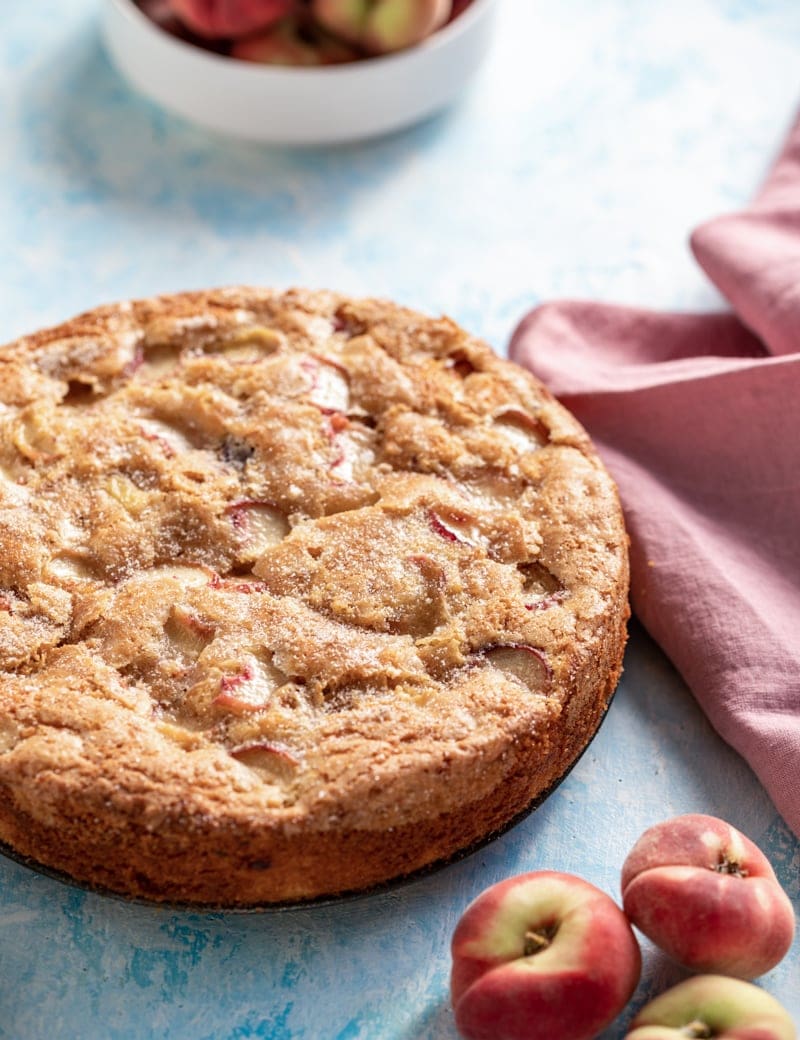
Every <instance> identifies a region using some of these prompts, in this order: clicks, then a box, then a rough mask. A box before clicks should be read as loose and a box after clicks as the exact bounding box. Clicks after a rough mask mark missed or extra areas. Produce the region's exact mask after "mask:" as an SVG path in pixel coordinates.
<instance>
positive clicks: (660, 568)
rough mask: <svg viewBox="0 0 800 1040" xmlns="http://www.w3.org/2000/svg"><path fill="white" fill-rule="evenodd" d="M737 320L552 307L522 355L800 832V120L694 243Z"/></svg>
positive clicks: (654, 619)
mask: <svg viewBox="0 0 800 1040" xmlns="http://www.w3.org/2000/svg"><path fill="white" fill-rule="evenodd" d="M692 248H693V250H694V253H695V256H696V257H697V259H698V261H699V262H700V264H701V265H702V266H703V268H704V269H705V271H706V273H707V274H708V275H709V276H710V277H711V279H712V280H713V281H714V282H715V283H716V285H717V286H718V288H719V289H720V290H721V291H722V293H723V294H724V295H726V296H727V298H728V300H729V301H730V303H731V305H732V307H733V310H734V312H735V313H734V314H728V313H719V314H699V315H689V314H658V313H653V312H649V311H644V310H636V309H631V308H624V307H615V306H607V305H603V304H597V303H581V302H574V301H566V302H560V303H559V302H556V303H551V304H546V305H543V306H541V307H539V308H537V309H536V310H534V311H533V312H532V313H530V314H529V315H528V316H527V317H525V318H524V319H523V320H522V322H521V323H520V325H519V326H518V328H517V329H516V331H515V333H514V335H513V337H512V342H511V347H510V355H511V357H512V358H513V359H514V360H515V361H517V362H518V363H520V364H523V365H526V366H528V367H529V368H531V369H532V370H533V371H534V372H535V373H536V374H537V375H538V376H539V377H540V378H541V379H542V380H543V381H544V382H545V383H546V384H547V385H548V386H549V387H550V389H551V390H552V391H553V392H554V393H555V394H556V396H557V397H559V398H560V399H561V400H562V401H563V402H564V404H565V405H566V406H567V407H568V408H569V409H570V410H571V411H572V412H573V413H574V414H575V415H577V417H578V418H579V419H580V420H581V421H582V422H583V424H584V425H585V426H586V428H587V429H588V431H589V433H590V434H591V436H592V438H593V440H594V441H595V444H596V445H597V447H598V449H599V450H600V453H601V455H602V456H603V457H604V459H605V461H606V463H607V465H608V467H609V469H610V470H611V472H612V474H613V475H614V477H615V478H616V481H617V484H618V486H619V490H620V496H621V498H622V503H623V507H624V509H625V514H626V520H627V524H628V530H629V533H630V536H631V602H632V606H633V610H634V612H635V614H636V615H637V616H638V618H639V619H640V620H641V622H642V623H643V624H644V626H645V627H646V628H647V630H648V631H649V632H650V634H651V635H652V636H653V638H654V639H655V640H656V641H657V642H658V643H659V644H660V645H661V647H662V648H663V649H664V651H665V652H666V653H667V655H668V656H669V657H670V658H671V660H672V661H673V663H674V664H675V666H676V667H677V668H678V670H679V671H680V672H681V674H682V675H683V677H684V678H685V680H686V682H687V683H688V685H689V686H690V688H691V689H692V691H693V692H694V694H695V696H696V698H697V700H698V701H699V703H700V705H701V706H702V707H703V709H704V711H705V712H706V714H707V716H708V718H709V719H710V720H711V723H712V725H713V726H714V727H715V728H716V730H717V731H718V732H719V733H720V735H721V736H722V737H723V738H724V739H725V740H726V741H727V742H728V743H729V744H731V745H732V746H733V747H734V748H736V749H737V750H738V751H739V753H740V754H741V755H742V756H743V757H744V758H745V759H746V760H747V761H748V762H749V763H750V765H751V766H752V768H753V769H754V771H755V773H756V774H757V775H758V777H759V778H760V780H761V782H762V783H763V784H764V786H765V788H766V789H767V791H768V792H769V793H770V795H771V797H772V799H773V801H774V803H775V805H776V807H777V808H778V810H779V812H781V814H782V815H783V816H784V818H785V820H786V821H787V823H788V824H789V825H790V827H791V828H792V829H793V830H794V832H795V833H796V834H797V835H798V836H800V120H798V122H797V124H796V125H795V127H794V129H793V130H792V132H791V134H790V137H789V141H788V143H787V145H786V147H785V149H784V151H783V153H782V154H781V156H780V157H779V159H778V161H777V163H776V164H775V166H774V168H773V170H772V172H771V173H770V175H769V177H768V178H767V182H766V184H765V186H764V188H763V189H762V191H761V193H760V194H759V195H758V197H757V198H756V200H755V202H754V203H753V204H752V205H751V206H750V207H749V208H748V209H747V210H746V211H744V212H742V213H738V214H735V215H732V216H724V217H720V218H718V219H715V220H712V221H710V222H709V223H707V224H704V225H703V226H702V227H700V228H699V229H697V231H695V233H694V235H693V236H692Z"/></svg>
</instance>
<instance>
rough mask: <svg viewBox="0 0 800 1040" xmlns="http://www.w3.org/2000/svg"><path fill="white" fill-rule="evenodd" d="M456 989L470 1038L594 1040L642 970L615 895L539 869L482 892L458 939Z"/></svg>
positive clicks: (460, 1019)
mask: <svg viewBox="0 0 800 1040" xmlns="http://www.w3.org/2000/svg"><path fill="white" fill-rule="evenodd" d="M452 958H453V968H452V974H451V978H450V993H451V998H452V1002H453V1009H454V1011H455V1021H456V1027H457V1028H458V1030H459V1032H460V1033H461V1035H462V1036H463V1037H465V1038H466V1040H527V1038H530V1037H534V1036H536V1037H552V1038H558V1040H591V1038H593V1037H595V1036H596V1035H597V1033H598V1032H599V1031H600V1030H601V1029H603V1028H604V1027H605V1026H606V1025H608V1023H609V1022H611V1021H612V1020H613V1019H614V1018H616V1016H617V1015H618V1014H619V1012H620V1011H621V1010H622V1008H623V1007H624V1006H625V1004H626V1003H627V1001H628V1000H629V998H630V996H631V994H632V993H633V991H634V989H635V988H636V984H637V982H638V980H639V975H640V972H641V954H640V952H639V945H638V943H637V942H636V938H635V936H634V934H633V931H632V929H631V927H630V925H629V923H628V921H627V919H626V917H625V915H624V914H623V912H622V911H621V910H620V908H619V907H618V906H617V905H616V903H615V902H614V901H613V899H611V898H610V896H607V895H606V894H605V893H604V892H601V891H600V889H598V888H595V887H594V885H591V884H589V882H588V881H584V880H582V879H581V878H578V877H574V876H573V875H571V874H562V873H559V872H557V871H552V870H541V871H534V872H533V873H530V874H521V875H519V876H518V877H513V878H509V879H508V880H506V881H502V882H500V883H499V884H497V885H493V886H492V887H491V888H489V889H487V890H486V891H485V892H483V893H482V894H481V895H480V896H478V898H477V899H476V900H475V901H474V902H473V903H471V904H470V906H468V907H467V909H466V910H465V912H464V914H463V916H462V917H461V920H460V921H459V922H458V925H457V927H456V930H455V932H454V934H453V941H452Z"/></svg>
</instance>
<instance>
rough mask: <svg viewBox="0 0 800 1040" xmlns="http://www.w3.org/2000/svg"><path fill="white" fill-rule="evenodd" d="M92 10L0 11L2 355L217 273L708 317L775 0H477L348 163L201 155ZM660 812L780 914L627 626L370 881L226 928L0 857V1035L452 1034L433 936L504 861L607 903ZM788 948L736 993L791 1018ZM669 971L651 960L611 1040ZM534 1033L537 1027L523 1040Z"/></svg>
mask: <svg viewBox="0 0 800 1040" xmlns="http://www.w3.org/2000/svg"><path fill="white" fill-rule="evenodd" d="M98 3H99V0H33V2H31V3H29V4H14V5H13V9H11V8H12V5H10V4H8V5H5V6H4V8H3V15H4V25H3V31H2V34H0V142H2V143H1V144H0V229H2V234H1V235H0V302H2V305H3V306H2V309H1V310H0V325H1V326H2V328H0V340H5V339H10V338H11V337H13V336H14V335H17V334H20V333H23V332H25V331H29V330H31V329H33V328H36V327H38V326H41V325H43V324H47V323H49V322H54V321H57V320H61V319H63V318H66V317H68V316H70V315H72V314H73V313H75V312H77V311H79V310H81V309H84V308H87V307H91V306H93V305H95V304H97V303H100V302H104V301H107V300H113V299H119V298H122V297H130V296H135V295H142V294H147V293H151V292H157V291H166V290H173V289H184V288H192V287H201V286H205V285H218V284H224V283H234V282H251V283H264V284H271V285H277V286H284V285H290V284H301V285H309V286H330V287H333V288H338V289H342V290H345V291H349V292H354V293H371V294H383V295H388V296H392V297H394V298H396V299H398V300H400V301H402V302H404V303H407V304H409V305H412V306H417V307H420V308H422V309H424V310H428V311H432V312H441V311H446V312H448V313H449V314H451V315H452V316H453V317H454V318H456V319H457V320H459V321H461V322H462V323H464V324H466V325H468V326H470V327H471V328H472V329H473V330H475V331H476V332H478V333H480V334H482V335H484V336H485V337H486V338H488V339H489V340H490V342H492V343H493V344H494V345H495V346H496V347H497V349H498V350H501V351H502V350H503V349H504V348H505V344H506V342H507V339H508V336H509V333H510V331H511V330H512V328H513V326H514V324H515V322H516V321H517V320H518V319H519V318H520V317H521V315H522V314H523V313H524V312H525V310H526V309H527V308H528V307H529V306H530V305H532V304H533V303H535V302H536V301H537V300H539V299H546V298H551V297H553V296H563V295H579V296H590V297H597V298H604V299H609V300H617V301H621V302H629V303H639V304H642V305H651V306H661V307H677V308H681V309H692V308H698V307H708V306H716V305H717V304H718V300H717V298H716V297H715V295H714V293H713V291H712V290H711V289H710V288H709V287H708V285H707V284H706V283H705V281H704V280H703V278H702V276H701V274H700V273H699V272H698V271H697V270H696V268H695V267H694V265H693V263H692V261H691V259H690V257H689V254H688V252H687V250H686V245H685V240H686V235H687V232H688V231H689V229H690V228H691V227H692V226H693V225H694V224H695V223H696V222H698V221H699V220H702V219H704V218H705V217H708V216H711V215H714V214H716V213H718V212H721V211H723V210H727V209H730V208H733V207H736V206H737V205H739V204H741V203H742V202H744V201H745V199H746V198H747V197H748V196H749V195H750V194H751V193H752V191H753V190H754V188H755V186H756V184H757V183H758V181H759V179H760V177H761V176H762V174H763V172H764V170H765V167H766V165H767V163H768V161H769V160H770V158H771V156H772V154H773V153H774V150H775V148H776V147H777V145H778V144H779V142H780V140H781V137H782V135H783V133H784V131H785V129H786V128H787V126H788V124H789V121H790V119H791V117H792V115H793V112H794V110H795V107H796V106H797V104H798V101H800V75H799V74H798V73H800V58H799V57H798V55H800V5H797V4H795V3H792V2H790V0H675V2H672V3H669V4H663V3H649V2H641V0H564V2H559V3H551V4H545V3H540V2H529V0H502V6H501V19H500V24H499V32H498V35H497V39H496V41H495V46H494V49H493V52H492V55H491V58H490V61H489V63H488V64H487V66H486V67H485V69H484V71H483V72H482V74H481V76H480V77H479V80H478V81H477V82H476V83H475V84H474V86H473V88H472V89H471V90H470V91H469V92H468V93H467V94H466V95H465V97H464V98H463V100H462V102H461V103H460V104H459V105H457V106H456V107H455V108H454V109H453V110H452V111H451V112H449V113H448V114H446V115H443V116H440V117H438V118H436V119H434V120H432V121H430V122H428V123H427V124H426V125H423V126H421V127H418V128H417V129H415V130H413V131H409V132H406V133H402V134H398V135H395V136H393V137H390V138H387V139H384V140H380V141H377V142H373V143H370V144H365V145H358V146H351V147H344V148H338V149H331V150H310V151H305V152H288V151H282V150H278V149H267V148H260V147H255V146H245V145H238V144H232V143H229V142H224V141H222V140H221V139H211V138H209V137H207V136H205V135H204V134H203V133H201V132H199V131H197V130H194V129H193V128H191V127H188V126H186V125H184V124H182V123H179V122H178V121H176V120H174V119H172V118H171V117H169V116H167V115H165V114H163V113H162V112H160V111H158V110H156V109H155V108H153V107H152V106H150V105H149V104H147V103H145V102H143V101H141V100H139V99H137V98H136V97H134V96H133V95H132V94H131V93H130V92H129V90H128V89H127V87H126V86H125V85H123V83H122V82H121V81H120V80H119V79H118V77H117V75H116V74H115V73H114V72H113V71H112V69H111V68H110V66H109V64H108V62H107V60H106V58H105V56H104V54H103V52H102V48H101V45H100V42H99V39H98V31H97V13H98V12H97V4H98ZM685 811H703V812H710V813H713V814H716V815H719V816H723V817H725V818H727V819H729V820H731V822H733V823H734V824H736V825H737V826H739V827H741V828H742V829H743V830H744V831H745V832H746V833H748V834H749V835H750V836H751V837H752V838H754V839H755V840H756V841H757V842H759V843H760V844H762V846H763V847H764V848H765V850H766V851H767V852H768V854H769V855H770V856H771V858H772V860H773V863H774V865H775V867H776V870H777V872H778V874H779V876H780V878H781V880H782V882H783V884H784V886H785V887H786V889H787V890H788V892H789V894H790V896H791V898H792V900H793V902H794V905H795V907H796V908H797V909H798V910H800V843H798V842H797V840H796V839H794V838H793V837H792V835H791V834H790V832H789V831H788V829H787V828H786V826H785V825H784V824H783V823H782V821H781V820H780V819H779V817H778V816H777V815H776V813H775V811H774V810H773V808H772V806H771V804H770V803H769V801H768V800H767V798H766V796H765V795H764V793H763V792H762V790H761V788H760V787H759V785H758V784H757V782H756V781H755V779H754V778H753V776H752V774H751V773H750V771H749V770H748V769H747V767H746V766H745V765H744V764H743V763H742V761H741V760H740V759H739V758H738V757H737V756H736V755H735V754H734V753H733V752H731V751H730V750H729V749H727V748H726V747H725V746H723V745H722V743H721V742H720V741H719V739H718V738H717V737H716V736H715V735H714V734H713V733H712V731H711V730H710V728H709V726H708V724H707V723H706V722H705V720H704V718H703V717H702V715H701V714H700V712H699V711H698V709H697V707H696V706H695V703H694V701H693V700H692V698H691V696H690V694H689V693H688V692H687V691H686V689H685V688H684V686H683V685H682V683H681V682H680V680H679V679H678V678H677V677H676V675H675V673H674V672H673V670H672V669H671V667H670V665H669V664H668V663H667V662H666V661H665V660H664V658H663V657H662V656H661V655H660V653H659V652H658V651H657V650H656V649H655V648H654V647H653V645H652V644H651V643H650V642H649V640H648V639H647V638H646V636H644V634H643V633H642V632H641V631H639V630H638V629H637V628H636V627H635V626H634V630H633V635H632V640H631V644H630V650H629V653H628V657H627V666H626V672H625V676H624V679H623V682H622V685H621V688H620V690H619V693H618V695H617V698H616V700H615V702H614V705H613V708H612V710H611V712H610V714H609V717H608V718H607V720H606V722H605V723H604V725H603V727H602V729H601V731H600V733H599V735H598V737H597V738H596V740H595V741H594V743H593V744H592V746H591V748H590V750H589V751H588V752H587V754H586V755H585V756H584V758H583V759H582V760H581V762H580V763H579V764H578V766H577V767H576V769H575V770H574V771H573V773H572V774H571V775H570V777H569V778H568V780H567V781H566V782H565V783H564V784H563V785H562V786H561V788H560V789H559V790H558V791H557V792H556V793H555V794H554V795H553V796H552V797H551V798H550V799H549V801H548V802H547V803H546V804H545V805H544V806H543V807H542V808H540V809H539V810H538V811H537V812H536V813H535V814H534V815H532V816H531V817H529V819H528V820H527V821H526V822H524V823H522V824H520V825H519V826H518V827H517V828H515V829H514V830H513V831H512V832H511V833H509V834H508V835H506V836H505V837H503V838H501V839H500V840H498V841H497V842H495V843H494V844H493V845H491V846H490V847H488V848H487V849H486V850H485V851H483V852H481V853H478V854H476V855H474V856H473V857H471V858H470V859H468V860H466V861H464V862H462V863H460V864H457V865H455V866H453V867H450V868H448V869H447V870H444V871H442V872H440V873H439V874H437V875H435V876H432V877H430V878H428V879H426V880H423V881H420V882H417V883H415V884H413V885H411V886H408V887H405V888H402V889H398V890H397V891H395V892H393V893H392V894H388V895H384V896H379V897H374V898H371V899H369V900H363V901H359V902H352V903H346V904H343V905H341V906H338V907H335V908H318V909H314V910H304V911H298V912H292V913H282V914H267V915H259V916H250V917H241V916H233V915H221V914H213V915H209V914H187V913H175V912H172V911H168V910H158V909H149V908H143V907H138V906H130V905H127V904H124V903H121V902H117V901H112V900H108V899H104V898H102V897H98V896H94V895H87V894H84V893H82V892H80V891H78V890H76V889H71V888H67V887H65V886H63V885H60V884H58V883H57V882H54V881H51V880H48V879H46V878H43V877H41V876H39V875H36V874H33V873H31V872H29V871H27V870H26V869H24V868H22V867H19V866H17V865H15V864H13V863H10V862H6V861H3V862H0V1037H3V1038H9V1040H62V1038H63V1040H72V1038H78V1037H80V1038H82V1040H95V1038H97V1040H116V1038H119V1040H138V1038H150V1037H154V1038H161V1037H164V1038H174V1040H245V1038H251V1037H259V1038H272V1040H285V1038H295V1037H307V1038H311V1040H327V1038H331V1040H371V1038H389V1040H453V1038H454V1037H455V1035H456V1034H455V1030H454V1028H453V1024H452V1016H451V1013H450V1010H449V1007H448V1002H447V973H448V970H449V961H448V943H449V937H450V934H451V932H452V929H453V926H454V924H455V921H456V920H457V918H458V916H459V914H460V912H461V911H462V910H463V908H464V906H465V905H466V904H467V903H468V902H469V900H470V899H471V898H473V897H474V896H475V895H476V894H477V893H478V892H479V891H480V890H481V889H483V888H484V887H485V886H486V885H488V884H490V883H491V882H493V881H496V880H499V879H500V878H503V877H506V876H509V875H511V874H514V873H517V872H519V871H523V870H529V869H535V868H542V867H550V868H555V869H559V870H567V871H572V872H574V873H578V874H581V875H583V876H584V877H586V878H588V879H589V880H590V881H593V882H594V883H595V884H597V885H599V886H600V887H601V888H603V889H605V890H606V891H608V892H609V893H610V894H612V895H614V896H616V897H618V878H619V868H620V865H621V862H622V860H623V858H624V856H625V853H626V851H627V849H628V848H629V847H630V845H631V844H632V842H633V841H634V840H635V839H636V838H637V837H638V835H639V834H640V833H641V831H642V830H643V829H644V828H645V827H646V826H648V825H649V824H651V823H653V822H655V821H657V820H659V819H662V818H665V817H667V816H670V815H672V814H674V813H678V812H685ZM798 946H800V943H798V942H796V943H795V946H794V947H793V950H792V952H791V954H790V955H789V957H788V958H787V959H786V960H785V961H784V962H783V963H782V964H781V965H780V966H779V967H778V968H776V969H775V970H774V971H772V972H770V973H769V974H768V975H767V976H765V977H764V979H763V980H762V984H763V985H764V987H765V988H767V989H768V990H769V991H770V992H772V993H773V994H775V995H776V996H777V997H778V998H779V999H781V1000H782V1001H783V1002H784V1003H785V1004H786V1006H787V1007H788V1008H789V1009H790V1010H791V1011H792V1013H793V1014H794V1015H795V1017H796V1018H798V1019H800V949H798ZM680 977H681V972H680V971H679V969H677V968H675V967H674V966H672V965H670V964H669V963H668V962H666V961H665V960H664V959H663V958H662V957H661V956H660V955H658V954H657V953H656V952H655V951H654V950H653V949H652V947H650V946H649V945H648V944H645V970H644V975H643V979H642V983H641V986H640V988H639V990H638V991H637V994H636V996H635V998H634V1001H633V1003H632V1004H631V1007H630V1009H629V1011H628V1012H626V1014H625V1015H624V1016H623V1018H622V1019H621V1020H620V1021H619V1022H618V1023H617V1024H615V1025H614V1026H612V1027H611V1028H609V1029H608V1030H607V1031H606V1033H605V1034H604V1035H603V1040H620V1038H621V1037H622V1036H624V1031H625V1030H624V1023H625V1021H627V1020H628V1019H629V1017H630V1015H631V1014H632V1012H633V1010H634V1009H635V1008H636V1007H637V1006H639V1005H641V1003H642V1002H643V1001H644V1000H645V999H646V998H647V997H648V996H649V995H652V994H654V993H655V992H656V991H658V990H659V989H661V988H664V987H665V986H666V985H667V984H669V983H671V982H672V981H675V980H677V979H678V978H680ZM548 1040H557V1038H548Z"/></svg>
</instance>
